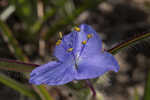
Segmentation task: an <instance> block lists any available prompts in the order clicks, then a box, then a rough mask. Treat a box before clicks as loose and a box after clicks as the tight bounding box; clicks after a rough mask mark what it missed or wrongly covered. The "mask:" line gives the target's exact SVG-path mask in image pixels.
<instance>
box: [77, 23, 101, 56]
mask: <svg viewBox="0 0 150 100" xmlns="http://www.w3.org/2000/svg"><path fill="white" fill-rule="evenodd" d="M79 28H80V32H77V36H76V41H74V42H76V46H75V51H74V53H75V54H76V53H77V55H80V52H82V54H89V55H91V54H95V53H97V52H99V51H102V41H101V38H100V36H99V35H98V34H97V33H96V32H95V30H94V29H93V28H92V27H90V26H89V25H86V24H82V25H80V26H79ZM88 34H90V35H91V36H92V37H90V38H89V39H88V37H87V36H88ZM74 37H75V36H74ZM85 40H86V41H87V43H86V44H85V45H84V44H82V42H83V41H85ZM84 46H85V47H84ZM83 47H84V49H83Z"/></svg>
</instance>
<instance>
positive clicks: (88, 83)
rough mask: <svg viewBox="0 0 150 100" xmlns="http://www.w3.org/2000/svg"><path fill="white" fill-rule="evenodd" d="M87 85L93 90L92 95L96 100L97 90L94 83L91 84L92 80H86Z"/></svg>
mask: <svg viewBox="0 0 150 100" xmlns="http://www.w3.org/2000/svg"><path fill="white" fill-rule="evenodd" d="M86 84H87V86H88V87H89V88H90V89H91V91H92V93H93V95H92V98H93V100H95V97H96V91H95V89H94V87H93V85H92V83H91V82H90V80H86Z"/></svg>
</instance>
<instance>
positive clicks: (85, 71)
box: [75, 52, 119, 80]
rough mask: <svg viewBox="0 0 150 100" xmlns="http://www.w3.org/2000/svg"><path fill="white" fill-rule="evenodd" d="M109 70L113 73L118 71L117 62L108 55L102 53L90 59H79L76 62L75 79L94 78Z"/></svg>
mask: <svg viewBox="0 0 150 100" xmlns="http://www.w3.org/2000/svg"><path fill="white" fill-rule="evenodd" d="M110 70H114V71H115V72H117V71H118V70H119V65H118V63H117V61H116V60H115V58H114V57H113V56H112V55H111V54H110V53H107V52H103V53H99V54H97V55H93V56H91V57H86V58H82V57H81V58H80V59H79V62H78V70H77V71H78V72H77V74H76V75H77V76H76V78H75V79H77V80H80V79H90V78H96V77H99V76H101V75H103V74H104V73H105V72H107V71H110Z"/></svg>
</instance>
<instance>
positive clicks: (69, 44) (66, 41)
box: [54, 32, 75, 62]
mask: <svg viewBox="0 0 150 100" xmlns="http://www.w3.org/2000/svg"><path fill="white" fill-rule="evenodd" d="M74 34H75V32H71V33H69V34H68V35H65V36H64V37H63V38H62V42H61V44H60V45H58V46H56V47H55V52H54V56H56V57H57V59H59V61H62V62H63V61H64V60H65V59H66V57H68V55H69V53H68V52H67V50H68V49H69V48H74V47H73V39H74V37H73V35H74Z"/></svg>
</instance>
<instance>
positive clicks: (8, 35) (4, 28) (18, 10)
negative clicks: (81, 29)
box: [0, 0, 150, 100]
mask: <svg viewBox="0 0 150 100" xmlns="http://www.w3.org/2000/svg"><path fill="white" fill-rule="evenodd" d="M82 23H85V24H89V25H91V26H92V27H93V28H94V29H95V30H96V31H97V32H98V33H99V34H100V36H101V37H102V40H103V43H104V47H105V49H110V48H112V47H113V46H115V45H117V44H119V43H121V42H123V41H124V40H128V39H130V38H131V37H133V36H136V35H138V34H142V33H147V32H150V0H0V58H7V59H13V60H20V61H24V62H30V63H35V64H44V63H46V62H48V61H51V60H53V57H52V56H53V50H54V47H55V42H56V41H57V40H58V38H59V37H58V32H59V31H61V32H63V34H68V33H69V32H70V31H71V30H72V28H73V27H74V26H75V25H80V24H82ZM149 51H150V44H149V40H145V41H142V42H141V43H138V44H135V45H133V46H131V47H129V48H127V49H125V50H123V51H121V52H119V53H118V54H116V55H115V57H116V59H117V60H118V62H119V64H120V67H121V68H120V71H119V72H118V73H114V72H109V73H108V75H107V77H105V76H104V77H102V78H99V79H97V80H96V81H95V80H94V82H93V85H94V87H95V89H96V91H97V96H98V98H99V99H98V100H143V99H144V88H145V84H146V79H147V73H148V70H149V66H150V52H149ZM0 72H1V73H3V74H5V75H7V76H9V77H10V78H12V79H13V80H15V81H17V82H19V83H21V84H24V85H29V83H28V80H27V78H25V76H24V74H23V73H20V72H15V71H6V70H1V71H0ZM75 83H76V82H75ZM149 85H150V84H149ZM46 87H47V88H48V91H49V93H50V95H51V96H52V97H53V98H54V100H88V99H87V98H89V96H91V93H89V94H84V93H85V92H80V91H79V90H78V89H72V88H69V87H70V86H56V87H52V86H46ZM83 88H85V87H83ZM149 95H150V93H149ZM80 96H81V99H80ZM10 98H11V100H31V99H30V98H29V97H27V96H24V95H22V94H21V93H19V92H17V91H15V90H14V89H12V88H10V87H8V86H6V85H5V84H2V83H0V100H10ZM145 100H146V99H145ZM147 100H148V99H147ZM149 100H150V99H149Z"/></svg>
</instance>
